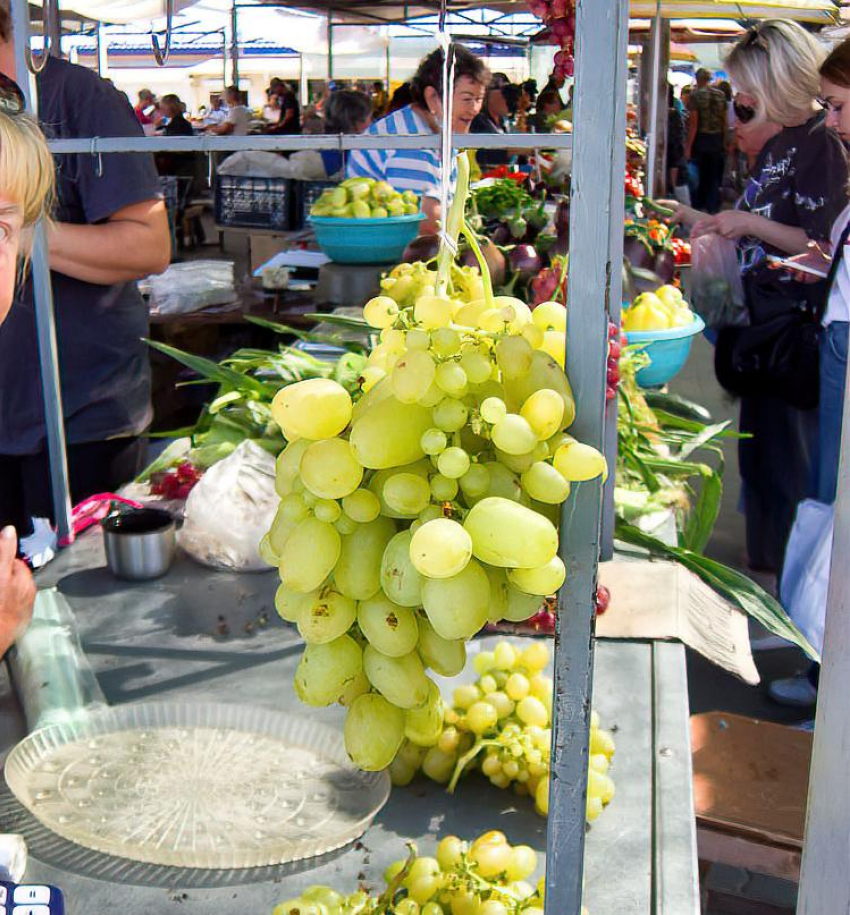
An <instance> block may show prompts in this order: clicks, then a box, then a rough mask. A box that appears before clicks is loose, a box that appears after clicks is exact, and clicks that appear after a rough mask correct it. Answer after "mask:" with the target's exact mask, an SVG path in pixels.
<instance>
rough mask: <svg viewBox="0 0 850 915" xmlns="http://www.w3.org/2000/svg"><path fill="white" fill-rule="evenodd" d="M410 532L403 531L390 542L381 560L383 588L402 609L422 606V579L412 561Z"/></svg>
mask: <svg viewBox="0 0 850 915" xmlns="http://www.w3.org/2000/svg"><path fill="white" fill-rule="evenodd" d="M412 536H413V535H412V534H411V533H410V531H401V532H400V533H398V534H396V535H395V537H393V538H392V540H390V542H389V543H388V544H387V547H386V549H385V550H384V555H383V558H382V560H381V587H382V588H383V590H384V593H385V594H386V595H387V597H389V599H390V600H391V601H392V602H393V603H395V604H400V605H401V606H402V607H419V606H421V604H422V596H421V587H422V577H421V576H420V574H419V572H418V571H417V570H416V567H415V566H414V565H413V563H412V562H411V559H410V541H411V539H412Z"/></svg>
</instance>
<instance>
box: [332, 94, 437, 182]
mask: <svg viewBox="0 0 850 915" xmlns="http://www.w3.org/2000/svg"><path fill="white" fill-rule="evenodd" d="M366 133H368V134H370V135H371V136H373V137H385V136H396V135H398V134H402V135H404V134H431V133H432V131H431V129H430V127H428V125H427V124H426V123H425V121H424V119H423V118H422V117H421V116H420V115H419V114H417V113H416V111H414V110H413V106H412V105H407V106H406V107H405V108H399V110H398V111H394V112H393V113H392V114H388V115H387V116H386V117H384V118H381V119H380V120H379V121H375V123H374V124H372V125H371V127H369V129H368V130H367V131H366ZM346 175H347V176H348V177H349V178H374V179H375V180H376V181H386V182H388V183H389V184H391V185H392V186H393V187H394V188H395V189H396V190H397V191H415V193H416V194H418V195H419V196H420V197H436V198H438V199H439V197H440V175H441V170H440V155H439V152H438V150H436V149H353V150H351V152H350V153H349V155H348V163H347V165H346Z"/></svg>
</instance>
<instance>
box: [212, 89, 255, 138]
mask: <svg viewBox="0 0 850 915" xmlns="http://www.w3.org/2000/svg"><path fill="white" fill-rule="evenodd" d="M224 100H225V102H226V104H227V117H226V118H225V119H224V120H223V121H222V122H221V123H220V124H216V125H215V126H213V127H210V129H209V133H213V134H216V135H217V136H226V135H229V134H233V136H235V137H244V136H247V134H248V128H249V127H250V126H251V109H250V108H247V107H246V106H245V105H243V104H242V95H241V93H240V92H239V90H238V89H237V88H236V87H235V86H228V87H227V89H225V90H224Z"/></svg>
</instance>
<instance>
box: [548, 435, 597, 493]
mask: <svg viewBox="0 0 850 915" xmlns="http://www.w3.org/2000/svg"><path fill="white" fill-rule="evenodd" d="M552 462H553V464H554V465H555V470H557V471H558V473H560V474H561V476H562V477H563V478H564V479H565V480H568V481H569V482H571V483H580V482H584V481H585V480H593V479H595V478H596V477H598V476H600V475H604V474H607V472H608V468H607V465H606V462H605V457H604V455H602V454H600V452H598V451H597V450H596V449H595V448H592V447H591V446H590V445H584V444H582V443H581V442H572V443H569V444H566V445H561V447H560V448H558V450H557V451H556V452H555V457H554V458H553V460H552Z"/></svg>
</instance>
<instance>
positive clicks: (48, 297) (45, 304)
mask: <svg viewBox="0 0 850 915" xmlns="http://www.w3.org/2000/svg"><path fill="white" fill-rule="evenodd" d="M11 12H12V28H13V30H14V35H13V38H14V44H15V71H16V76H17V81H18V84H19V85H20V86H21V87H22V89H23V90H24V94H25V95H26V97H27V108H28V109H29V111H30V113H32V114H33V115H36V113H37V111H38V96H37V90H36V84H35V77H34V76H33V75H32V74H31V73H30V72H29V70H28V69H27V63H26V53H25V51H26V48H27V46H28V45H29V40H30V39H29V36H30V23H29V6H28V3H27V0H12V7H11ZM30 270H31V272H32V279H33V298H34V305H35V323H36V333H37V335H38V359H39V365H40V367H41V387H42V392H43V395H44V425H45V433H46V436H47V455H48V459H49V462H50V491H51V493H52V495H53V510H54V513H55V517H56V526H57V528H58V532H59V540H60V542H61V541H67V540H68V539H69V538H70V537H71V496H70V486H69V484H68V457H67V452H66V448H65V424H64V420H63V414H62V390H61V385H60V381H59V356H58V347H57V344H56V323H55V320H54V313H53V288H52V286H51V280H50V263H49V258H48V250H47V233H46V231H45V227H44V223H43V222H42V223H39V225H38V226H36V230H35V236H34V238H33V249H32V258H31V261H30Z"/></svg>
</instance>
